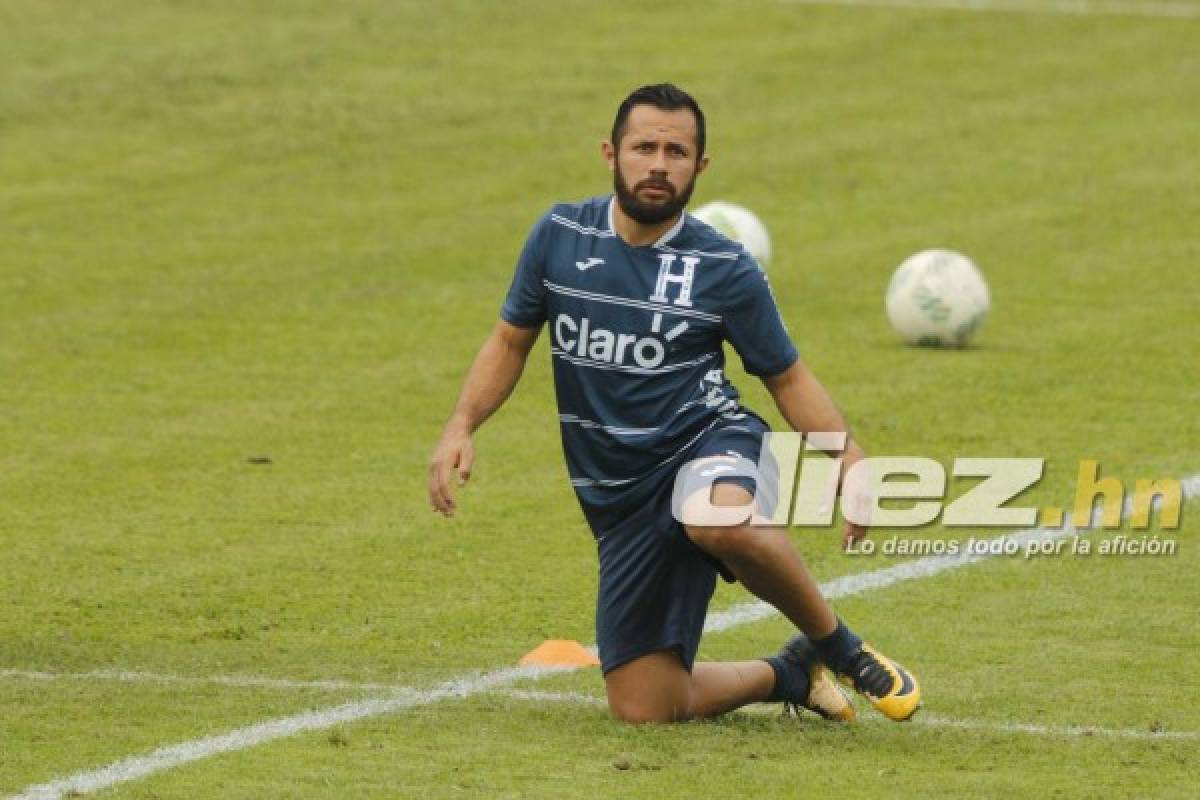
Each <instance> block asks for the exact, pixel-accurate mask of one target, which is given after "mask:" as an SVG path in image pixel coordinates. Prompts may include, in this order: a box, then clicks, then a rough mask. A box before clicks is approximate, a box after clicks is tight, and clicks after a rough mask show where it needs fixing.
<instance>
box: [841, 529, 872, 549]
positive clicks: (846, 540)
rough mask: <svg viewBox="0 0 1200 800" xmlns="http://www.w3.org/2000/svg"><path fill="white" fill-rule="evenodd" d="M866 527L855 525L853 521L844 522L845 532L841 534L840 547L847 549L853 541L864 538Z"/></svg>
mask: <svg viewBox="0 0 1200 800" xmlns="http://www.w3.org/2000/svg"><path fill="white" fill-rule="evenodd" d="M866 535H867V529H866V527H865V526H863V525H855V524H854V523H853V522H847V523H846V532H845V534H844V535H843V536H842V549H843V550H849V549H850V548H851V547H852V546H853V545H854V543H855V542H857V541H858V540H860V539H863V538H866Z"/></svg>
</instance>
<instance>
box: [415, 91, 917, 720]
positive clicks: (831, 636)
mask: <svg viewBox="0 0 1200 800" xmlns="http://www.w3.org/2000/svg"><path fill="white" fill-rule="evenodd" d="M601 150H602V153H603V155H604V158H605V160H606V161H607V163H608V168H609V170H610V171H611V172H612V174H613V190H614V193H613V195H611V196H604V197H596V198H593V199H591V200H586V201H584V202H581V203H574V204H559V205H556V206H554V207H553V208H552V209H551V210H550V211H549V212H548V213H547V214H545V215H544V216H543V217H542V218H541V219H540V220H539V221H538V222H537V224H536V225H535V226H534V227H533V230H532V231H531V233H530V234H529V238H528V240H527V241H526V243H525V246H524V249H523V250H522V252H521V255H520V258H519V260H518V262H517V268H516V275H515V277H514V278H513V281H512V286H511V287H510V289H509V291H508V295H507V297H506V299H505V301H504V305H503V308H502V309H501V312H500V317H501V319H500V320H499V321H498V322H497V323H496V326H495V328H494V329H493V330H492V333H491V335H490V336H489V337H488V338H487V340H486V341H485V342H484V344H483V347H482V349H481V350H480V351H479V354H478V355H477V356H476V358H475V361H474V363H473V364H472V366H471V369H470V371H469V373H468V374H467V377H466V380H465V383H464V385H463V388H462V392H461V394H460V396H459V398H458V402H457V404H456V405H455V408H454V412H453V414H452V415H451V417H450V420H449V422H447V424H446V428H445V430H444V432H443V434H442V437H441V440H440V441H439V442H438V444H437V446H436V448H435V450H434V453H433V457H432V459H431V461H430V464H429V501H430V505H431V506H432V508H433V509H434V510H435V511H439V512H441V513H443V514H445V515H447V516H450V515H452V514H453V513H454V510H455V508H456V503H457V501H456V498H455V497H454V484H455V483H458V484H459V485H462V484H465V482H466V481H467V479H468V478H469V477H470V474H471V467H472V464H473V462H474V460H475V452H474V448H473V447H472V443H471V436H472V434H473V433H474V431H475V430H476V429H478V428H479V426H480V425H482V424H483V422H484V420H486V419H487V418H488V417H489V416H490V415H491V414H492V413H493V412H494V411H495V410H496V409H497V408H499V407H500V405H501V404H502V403H503V402H504V401H505V400H506V399H507V398H508V396H509V394H510V393H511V392H512V390H513V388H514V387H515V386H516V383H517V381H518V380H519V378H520V376H521V372H522V369H523V368H524V366H525V361H526V359H527V357H528V355H529V352H530V349H531V348H532V347H533V345H534V342H535V341H536V340H537V337H538V335H539V333H540V332H541V330H542V328H543V327H546V328H548V329H549V331H548V335H549V336H550V339H551V342H550V352H551V358H552V362H553V369H554V380H555V388H556V394H557V397H558V410H559V423H560V427H561V433H562V441H563V450H564V452H565V454H566V461H567V470H568V472H569V474H570V478H571V485H572V486H573V487H574V489H575V493H576V495H577V497H578V499H579V503H580V506H581V507H582V509H583V513H584V516H585V517H586V518H587V521H588V524H589V526H590V527H591V529H592V531H593V533H594V534H595V537H596V541H597V547H598V551H599V559H600V586H599V597H598V598H597V603H596V632H597V643H598V645H599V654H600V661H601V666H602V669H603V672H604V681H605V688H606V691H607V694H608V705H609V709H610V710H611V712H612V714H613V715H614V716H615V717H617V718H618V719H622V720H626V721H629V722H672V721H678V720H685V719H691V718H695V717H706V716H712V715H715V714H720V713H723V712H725V711H729V710H731V709H734V708H737V707H739V706H742V705H746V704H748V703H755V702H783V703H787V704H789V705H790V706H791V707H792V708H799V707H804V708H808V709H811V710H813V711H815V712H817V713H818V714H821V715H822V716H824V717H827V718H831V719H838V720H850V719H853V718H854V709H853V706H852V705H851V704H850V702H849V698H848V697H847V696H846V694H845V693H844V692H843V691H842V690H841V689H840V688H839V687H838V685H837V683H835V682H834V680H833V679H832V677H831V674H830V673H831V672H832V673H833V674H834V675H836V676H837V677H839V678H840V679H841V681H842V682H843V683H845V684H846V685H848V686H852V687H854V688H855V689H856V690H857V691H858V692H859V693H861V694H862V695H864V696H865V697H867V698H868V699H869V700H870V702H871V704H872V705H874V706H875V707H876V708H877V709H878V710H880V711H881V712H882V713H883V714H885V715H887V716H888V717H890V718H892V719H896V720H904V719H908V718H909V717H910V716H912V714H913V713H914V712H915V711H916V710H917V706H918V704H919V701H920V690H919V688H918V686H917V683H916V680H915V679H914V678H913V676H912V675H911V673H909V672H908V671H907V670H905V669H904V668H903V667H901V666H900V665H899V664H897V663H896V662H894V661H892V660H891V659H889V658H887V657H886V656H884V655H882V654H881V653H879V652H878V651H877V650H875V649H873V648H872V647H870V646H869V645H867V644H865V643H864V642H863V641H862V640H861V639H860V638H859V637H858V636H857V635H855V634H854V633H853V632H851V631H850V629H849V628H848V627H847V626H846V625H845V624H844V623H843V622H842V621H841V620H840V619H839V618H838V617H837V616H835V614H834V612H833V610H832V609H831V608H830V606H829V604H828V602H827V601H826V600H825V598H824V597H823V596H822V595H821V593H820V590H819V588H818V586H817V584H816V582H815V581H814V580H813V578H812V576H811V575H810V574H809V572H808V569H807V567H806V566H805V564H804V562H803V560H802V559H801V557H800V555H799V553H797V552H796V549H795V547H794V546H793V545H792V543H791V540H790V539H789V538H788V535H787V531H786V529H783V528H779V527H774V528H772V527H766V526H761V525H753V524H751V521H749V520H748V521H746V522H744V523H743V524H740V525H732V526H730V525H690V524H689V525H684V524H682V523H681V522H679V521H678V520H677V519H676V517H675V516H674V515H673V514H672V508H671V499H672V492H673V489H674V484H675V478H676V473H677V472H679V471H680V470H681V469H686V468H695V466H696V465H701V466H702V465H704V464H711V465H720V464H722V463H724V461H727V460H729V459H731V458H734V457H737V458H739V459H744V460H745V461H742V462H739V463H749V464H757V463H758V460H759V454H760V452H759V451H760V448H761V447H762V443H763V435H764V434H765V433H766V432H767V431H768V426H767V424H766V423H765V422H764V421H763V420H762V419H761V418H760V417H759V416H758V415H757V414H755V413H754V412H753V411H751V410H750V409H748V408H746V407H745V406H743V405H742V404H741V402H740V401H739V396H738V392H737V390H736V389H735V388H734V387H733V385H732V384H731V383H730V382H729V381H728V380H727V379H726V377H725V374H724V369H723V368H724V361H725V356H724V351H723V349H722V345H723V342H726V341H728V342H729V343H730V345H731V346H732V347H733V349H734V350H735V351H736V352H737V353H738V355H739V356H740V357H741V359H742V362H743V364H744V365H745V368H746V371H747V372H748V373H750V374H752V375H755V376H757V377H758V378H760V379H761V380H762V381H763V383H764V384H765V385H766V387H767V389H768V390H769V391H770V393H771V396H772V397H773V399H774V401H775V403H776V405H777V406H778V408H779V411H780V413H781V414H782V415H783V418H784V419H785V420H786V421H787V422H788V424H789V425H790V426H791V427H792V428H794V429H795V430H797V431H829V432H837V431H846V430H847V427H846V423H845V421H844V420H843V418H842V415H841V414H840V413H839V411H838V409H837V408H836V406H835V405H834V404H833V401H832V400H831V399H830V397H829V395H828V393H827V392H826V391H825V389H824V388H823V387H822V385H821V384H820V383H819V382H818V381H817V379H816V377H814V375H813V374H812V372H810V371H809V370H808V369H807V368H806V367H805V365H804V363H803V362H802V361H801V360H800V359H799V357H798V354H797V351H796V348H795V346H794V345H793V344H792V341H791V339H790V337H789V335H788V332H787V329H786V328H785V327H784V324H783V320H782V318H781V317H780V314H779V311H778V309H777V308H776V305H775V301H774V298H773V296H772V294H771V291H770V289H769V287H768V285H767V277H766V274H765V273H764V272H763V271H762V269H761V268H760V267H759V265H758V264H757V263H756V262H755V261H754V259H753V258H752V257H751V256H750V255H749V254H748V253H747V252H746V250H745V249H744V248H742V247H741V245H739V244H737V243H736V242H734V241H731V240H730V239H728V238H726V237H724V236H722V235H721V234H719V233H717V232H716V231H715V230H713V229H712V228H710V227H709V226H707V225H705V224H703V223H701V222H700V221H698V220H696V219H695V218H693V217H689V216H688V215H687V214H686V213H685V211H684V209H685V208H686V206H687V204H688V200H689V199H690V198H691V195H692V190H693V188H694V187H695V182H696V178H697V177H698V176H699V175H700V174H701V173H702V172H703V171H704V169H705V168H706V167H707V166H708V162H709V157H708V155H706V154H705V126H704V114H703V112H702V111H701V110H700V107H699V105H697V103H696V101H695V100H694V99H693V98H692V97H691V96H690V95H689V94H687V93H686V92H684V91H682V90H681V89H679V88H677V87H675V86H673V85H671V84H658V85H653V86H644V87H642V88H640V89H637V90H636V91H634V92H633V93H632V94H630V95H629V97H627V98H626V99H625V100H624V102H622V103H621V105H620V107H619V108H618V110H617V114H616V119H615V120H614V122H613V127H612V134H611V139H610V140H608V141H605V142H604V143H603V144H602V146H601ZM861 458H863V451H862V449H861V448H860V447H859V445H858V444H857V443H856V442H855V441H854V440H853V438H847V441H846V447H845V452H844V461H843V465H844V469H847V468H849V467H850V466H851V465H852V464H854V463H856V462H857V461H858V460H860V459H861ZM755 485H756V484H755V482H754V481H753V480H747V479H745V478H740V479H733V480H724V481H718V482H717V483H716V484H715V485H713V486H712V495H711V501H710V502H711V504H712V505H713V506H749V504H750V503H752V502H753V500H754V497H753V490H754V487H755ZM865 532H866V531H865V529H864V528H862V527H860V526H856V525H854V524H850V523H847V525H846V530H845V543H846V544H847V545H849V544H851V543H853V542H854V541H855V540H856V539H858V538H860V537H862V536H863V535H864V534H865ZM718 574H720V575H721V576H722V577H724V578H725V579H726V580H729V581H732V580H734V579H736V580H739V581H741V582H742V583H743V584H744V585H745V586H746V588H747V589H749V590H750V591H751V592H753V593H754V594H755V595H757V596H758V597H760V598H762V599H763V600H765V601H766V602H768V603H770V604H771V605H773V606H775V607H776V608H777V609H779V611H780V612H782V613H783V614H784V615H785V616H787V618H788V619H790V620H791V621H792V622H793V623H794V624H795V625H796V627H797V628H799V629H800V631H801V632H800V633H798V634H797V635H795V636H794V637H792V638H791V639H790V640H789V641H788V642H787V643H786V644H785V645H784V647H783V649H782V650H781V651H780V652H779V653H778V654H777V655H774V656H770V657H767V658H764V659H759V660H750V661H739V662H699V663H696V661H695V658H696V651H697V648H698V647H699V642H700V635H701V633H702V631H703V627H704V617H705V613H706V611H707V608H708V603H709V600H710V599H711V597H712V594H713V591H714V589H715V587H716V577H717V575H718Z"/></svg>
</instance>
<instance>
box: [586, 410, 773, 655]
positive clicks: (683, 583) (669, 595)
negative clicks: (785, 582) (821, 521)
mask: <svg viewBox="0 0 1200 800" xmlns="http://www.w3.org/2000/svg"><path fill="white" fill-rule="evenodd" d="M769 430H770V428H768V426H767V424H766V423H765V422H763V421H762V420H761V419H760V418H759V417H757V416H755V415H754V414H752V413H749V412H747V413H746V415H745V417H743V418H742V419H737V420H722V421H721V423H719V424H718V425H717V426H716V427H715V428H713V429H712V430H711V431H709V432H708V433H707V434H705V435H704V436H703V437H701V439H700V441H698V442H697V443H696V444H695V445H693V446H692V448H691V449H690V450H689V451H688V452H687V453H686V454H684V456H683V457H681V458H680V459H679V460H678V461H677V462H675V464H674V468H673V469H670V470H667V471H666V475H665V476H664V477H663V478H662V479H660V480H659V485H658V486H657V487H655V488H654V489H653V491H652V493H651V495H650V499H649V501H648V502H645V503H643V504H639V505H638V506H637V507H636V508H631V509H628V510H626V511H625V513H623V514H620V515H619V516H620V517H621V519H620V521H619V522H615V523H614V524H611V525H610V526H607V527H604V528H603V529H600V530H597V529H595V527H594V530H595V533H596V538H597V546H598V548H599V556H600V585H599V593H598V596H597V598H596V642H597V644H598V646H599V650H600V663H601V666H602V668H603V670H604V672H606V673H607V672H608V671H609V670H612V669H615V668H616V667H619V666H621V665H622V664H625V663H627V662H629V661H632V660H633V659H635V658H639V657H641V656H644V655H647V654H649V653H653V652H656V651H659V650H675V651H676V652H677V653H678V654H679V658H680V660H681V661H682V662H683V666H684V668H685V669H687V670H688V671H689V672H690V671H691V669H692V665H693V664H694V663H695V660H696V652H697V650H698V649H699V647H700V635H701V634H702V633H703V631H704V617H705V615H706V614H707V612H708V602H709V600H710V599H712V595H713V591H714V590H715V589H716V583H717V575H718V574H720V575H721V576H722V577H724V578H725V580H727V581H729V582H733V580H734V577H733V574H732V573H731V572H729V570H728V569H727V568H726V567H725V566H724V565H723V564H721V562H720V561H718V560H717V559H715V558H714V557H712V556H710V555H708V554H707V553H705V552H704V551H703V550H701V549H700V548H699V547H698V546H697V545H695V544H694V543H693V542H692V540H691V539H689V538H688V536H687V533H686V532H685V531H684V529H683V525H682V524H680V522H679V521H678V520H676V519H675V517H674V516H673V515H672V513H671V495H672V490H673V488H674V483H675V474H676V472H677V470H678V469H679V468H681V467H683V465H685V464H686V463H688V462H689V461H692V460H695V459H698V458H705V457H709V456H717V455H735V454H736V455H739V456H741V457H742V458H745V459H747V460H748V461H749V462H750V463H757V462H758V456H759V451H760V449H761V447H762V439H763V435H764V434H765V433H766V432H767V431H769ZM729 480H730V481H731V482H734V483H738V484H740V485H744V486H746V487H747V488H748V489H750V490H751V491H754V488H755V485H754V481H753V480H752V479H746V478H730V479H729ZM584 511H585V514H586V513H587V512H588V509H587V508H585V509H584ZM588 517H589V521H591V522H593V526H595V519H594V517H593V515H588ZM604 518H605V519H612V518H613V515H612V514H611V511H606V513H605V515H604Z"/></svg>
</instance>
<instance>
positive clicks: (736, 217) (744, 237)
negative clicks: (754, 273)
mask: <svg viewBox="0 0 1200 800" xmlns="http://www.w3.org/2000/svg"><path fill="white" fill-rule="evenodd" d="M692 216H693V217H696V218H697V219H699V220H700V221H701V222H706V223H708V224H709V225H711V226H712V227H714V228H716V229H717V230H718V231H720V232H721V233H723V234H725V235H726V236H728V237H729V238H730V239H733V240H734V241H736V242H741V243H742V246H743V247H745V248H746V249H747V250H748V251H750V255H752V256H754V260H755V261H757V262H758V263H759V264H760V265H762V266H764V267H765V266H766V265H767V263H768V262H769V261H770V260H771V237H770V235H769V234H768V233H767V226H766V225H764V224H763V221H762V220H761V219H759V218H758V216H757V215H755V213H754V212H753V211H751V210H750V209H748V208H742V207H741V206H737V205H734V204H733V203H722V202H719V201H718V202H714V203H708V204H706V205H703V206H700V207H699V208H697V209H696V210H695V211H693V212H692Z"/></svg>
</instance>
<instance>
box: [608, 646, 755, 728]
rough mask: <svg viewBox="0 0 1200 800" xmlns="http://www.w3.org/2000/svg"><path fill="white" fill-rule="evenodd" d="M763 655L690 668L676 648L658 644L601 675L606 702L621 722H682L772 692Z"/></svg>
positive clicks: (714, 713)
mask: <svg viewBox="0 0 1200 800" xmlns="http://www.w3.org/2000/svg"><path fill="white" fill-rule="evenodd" d="M774 687H775V671H774V670H773V669H772V668H771V665H770V664H768V663H767V662H766V661H719V662H718V661H712V662H698V663H697V664H696V665H695V666H694V667H693V671H692V672H691V673H690V674H689V673H688V671H687V670H686V669H684V668H683V664H682V663H681V662H680V660H679V655H678V654H677V653H676V652H675V651H674V650H659V651H657V652H654V653H649V654H648V655H644V656H642V657H640V658H635V659H634V660H633V661H630V662H628V663H625V664H622V665H621V666H619V667H617V668H616V669H613V670H610V671H609V672H608V674H606V675H605V676H604V688H605V690H606V691H607V693H608V707H609V710H611V711H612V714H613V716H614V717H616V718H617V719H620V720H623V721H625V722H680V721H682V720H687V719H695V718H699V717H711V716H715V715H717V714H722V713H724V712H726V711H732V710H733V709H735V708H740V707H741V706H744V705H747V704H749V703H760V702H762V701H764V700H766V699H768V698H769V697H770V696H771V691H772V690H773V689H774Z"/></svg>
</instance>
